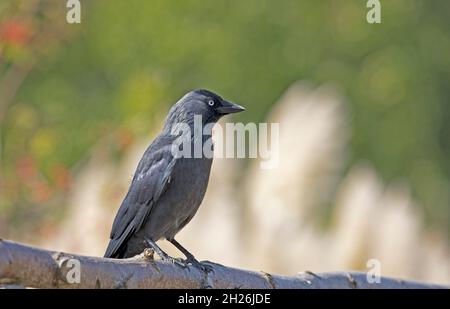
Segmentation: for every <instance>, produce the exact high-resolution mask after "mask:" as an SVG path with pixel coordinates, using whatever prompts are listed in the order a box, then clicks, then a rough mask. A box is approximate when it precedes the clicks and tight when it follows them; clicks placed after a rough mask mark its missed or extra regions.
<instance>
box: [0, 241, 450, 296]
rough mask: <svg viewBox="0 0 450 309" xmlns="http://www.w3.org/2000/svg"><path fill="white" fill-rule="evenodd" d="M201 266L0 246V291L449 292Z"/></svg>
mask: <svg viewBox="0 0 450 309" xmlns="http://www.w3.org/2000/svg"><path fill="white" fill-rule="evenodd" d="M204 264H205V265H207V266H209V268H210V269H209V270H208V271H206V270H202V269H200V268H197V267H194V266H191V265H189V266H185V267H183V266H181V265H178V264H177V263H170V262H163V261H159V260H153V259H152V252H150V251H146V252H144V253H143V254H141V255H140V256H137V257H135V258H133V259H126V260H117V259H105V258H100V257H89V256H81V255H75V254H69V253H62V252H55V251H48V250H44V249H39V248H34V247H30V246H26V245H22V244H18V243H14V242H11V241H5V240H0V286H3V287H9V288H18V287H33V288H188V289H191V288H225V289H228V288H249V289H253V288H267V289H274V288H296V289H312V288H349V289H356V288H448V287H445V286H440V285H434V284H427V283H420V282H415V281H406V280H398V279H392V278H386V277H382V278H381V282H380V283H369V282H368V281H367V277H366V274H365V273H358V272H330V273H321V274H314V273H312V272H309V271H306V272H303V273H299V274H297V275H295V276H279V275H272V274H269V273H266V272H255V271H248V270H242V269H237V268H231V267H226V266H223V265H219V264H216V263H212V262H204ZM78 265H79V267H78ZM77 267H78V269H79V273H77ZM78 281H79V282H78Z"/></svg>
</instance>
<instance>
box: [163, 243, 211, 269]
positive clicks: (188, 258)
mask: <svg viewBox="0 0 450 309" xmlns="http://www.w3.org/2000/svg"><path fill="white" fill-rule="evenodd" d="M167 240H168V241H169V242H170V243H171V244H172V245H174V246H175V247H176V248H177V249H178V250H180V251H181V253H183V254H184V255H185V256H186V262H187V263H190V264H192V265H194V266H197V267H199V268H201V269H203V270H204V271H207V272H210V271H212V268H211V267H210V266H208V265H204V264H202V263H201V262H199V261H198V260H197V259H196V258H195V257H194V255H193V254H192V253H190V252H189V251H188V250H187V249H186V248H185V247H183V246H182V245H181V244H180V243H179V242H178V241H176V240H175V238H171V239H167Z"/></svg>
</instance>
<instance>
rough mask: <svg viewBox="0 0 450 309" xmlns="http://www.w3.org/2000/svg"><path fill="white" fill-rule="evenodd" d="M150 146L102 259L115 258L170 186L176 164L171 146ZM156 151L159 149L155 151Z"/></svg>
mask: <svg viewBox="0 0 450 309" xmlns="http://www.w3.org/2000/svg"><path fill="white" fill-rule="evenodd" d="M152 146H154V145H152ZM152 146H150V147H149V148H148V149H147V151H146V153H145V154H144V156H143V158H142V159H141V162H139V165H138V168H137V170H136V173H135V175H134V178H133V181H132V183H131V186H130V189H129V191H128V193H127V195H126V197H125V199H124V200H123V202H122V205H121V206H120V208H119V211H118V212H117V215H116V218H115V219H114V223H113V226H112V230H111V235H110V238H111V240H110V242H109V245H108V248H107V249H106V253H105V257H115V256H117V255H118V253H119V251H121V248H122V245H123V244H124V243H125V242H126V241H127V240H128V238H129V237H130V236H131V235H132V234H133V233H134V232H137V231H138V230H139V229H140V228H141V227H142V225H143V224H144V222H145V220H146V219H147V217H148V215H149V213H150V210H151V209H152V206H153V205H154V203H155V202H156V201H157V200H158V199H159V197H160V196H161V194H162V193H163V192H164V191H165V190H166V189H167V186H168V184H169V183H170V179H171V175H172V171H173V168H174V166H175V161H176V160H175V158H174V157H173V156H172V154H171V152H170V147H167V146H164V147H162V148H159V147H152ZM155 148H159V149H158V150H156V151H155V150H153V149H155Z"/></svg>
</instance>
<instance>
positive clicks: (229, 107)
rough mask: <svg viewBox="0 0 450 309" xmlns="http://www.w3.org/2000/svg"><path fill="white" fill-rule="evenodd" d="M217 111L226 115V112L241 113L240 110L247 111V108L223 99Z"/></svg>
mask: <svg viewBox="0 0 450 309" xmlns="http://www.w3.org/2000/svg"><path fill="white" fill-rule="evenodd" d="M216 111H217V112H218V113H219V114H222V115H226V114H232V113H239V112H242V111H245V108H243V107H242V106H240V105H237V104H235V103H231V102H228V101H225V100H223V101H222V105H221V106H219V107H217V108H216Z"/></svg>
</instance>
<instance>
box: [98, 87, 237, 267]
mask: <svg viewBox="0 0 450 309" xmlns="http://www.w3.org/2000/svg"><path fill="white" fill-rule="evenodd" d="M243 110H244V108H243V107H241V106H239V105H237V104H234V103H231V102H228V101H226V100H224V99H222V98H221V97H220V96H218V95H217V94H215V93H213V92H211V91H208V90H204V89H199V90H194V91H191V92H189V93H187V94H186V95H185V96H183V97H182V98H181V99H180V100H179V101H178V102H177V103H176V104H175V105H174V106H172V108H171V109H170V111H169V115H168V117H167V119H166V121H165V124H164V128H163V130H162V132H161V134H159V136H158V137H157V138H156V139H155V140H154V141H153V142H152V143H151V144H150V146H149V147H148V148H147V150H146V151H145V153H144V155H143V157H142V159H141V161H140V162H139V164H138V167H137V169H136V172H135V174H134V177H133V180H132V182H131V185H130V188H129V190H128V193H127V195H126V196H125V199H124V200H123V202H122V204H121V206H120V208H119V211H118V212H117V215H116V218H115V219H114V223H113V226H112V230H111V235H110V238H111V239H110V241H109V245H108V248H107V249H106V253H105V257H108V258H118V259H120V258H129V257H133V256H135V255H137V254H139V253H141V252H142V251H143V250H144V249H145V248H148V247H150V248H152V249H153V250H154V251H155V252H156V253H157V254H158V255H159V256H160V257H161V259H163V260H168V259H170V260H172V261H173V260H174V259H172V258H171V257H170V256H168V255H167V254H166V253H165V252H164V251H162V250H161V249H160V248H159V247H158V245H157V244H156V241H158V240H160V239H163V238H165V239H167V240H168V241H169V242H171V243H172V244H173V245H174V246H175V247H177V248H178V249H179V250H180V251H181V252H182V253H183V254H184V255H185V256H186V258H187V262H189V263H193V264H194V263H195V264H198V261H197V260H196V259H195V258H194V256H193V255H192V254H191V253H189V251H188V250H186V249H185V248H184V247H183V246H181V245H180V244H179V243H178V242H177V241H176V240H175V238H174V237H175V235H176V234H177V233H178V232H179V231H180V230H181V229H182V228H183V227H184V226H185V225H186V224H187V223H188V222H189V221H190V220H191V219H192V217H193V216H194V215H195V213H196V212H197V210H198V207H199V206H200V204H201V202H202V200H203V197H204V195H205V192H206V188H207V186H208V179H209V173H210V169H211V163H212V158H208V157H206V156H202V157H200V158H198V157H188V156H184V157H180V156H178V155H174V153H173V150H172V149H173V148H172V147H173V146H172V145H174V143H175V142H177V141H178V142H179V139H178V140H177V138H180V136H179V135H176V134H174V131H176V129H177V128H179V124H180V123H182V124H184V126H185V127H186V125H187V126H188V128H190V133H188V134H187V136H186V134H184V135H185V137H187V139H188V141H189V143H190V145H191V146H192V147H191V149H192V151H193V150H194V147H195V144H196V143H198V140H194V116H196V115H198V116H201V125H202V127H204V126H205V125H207V124H210V125H214V123H216V122H217V121H218V120H219V119H220V118H221V117H222V116H224V115H226V114H230V113H237V112H240V111H243ZM210 138H211V135H208V134H207V135H203V136H202V142H203V143H204V142H206V141H207V140H208V139H210Z"/></svg>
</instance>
